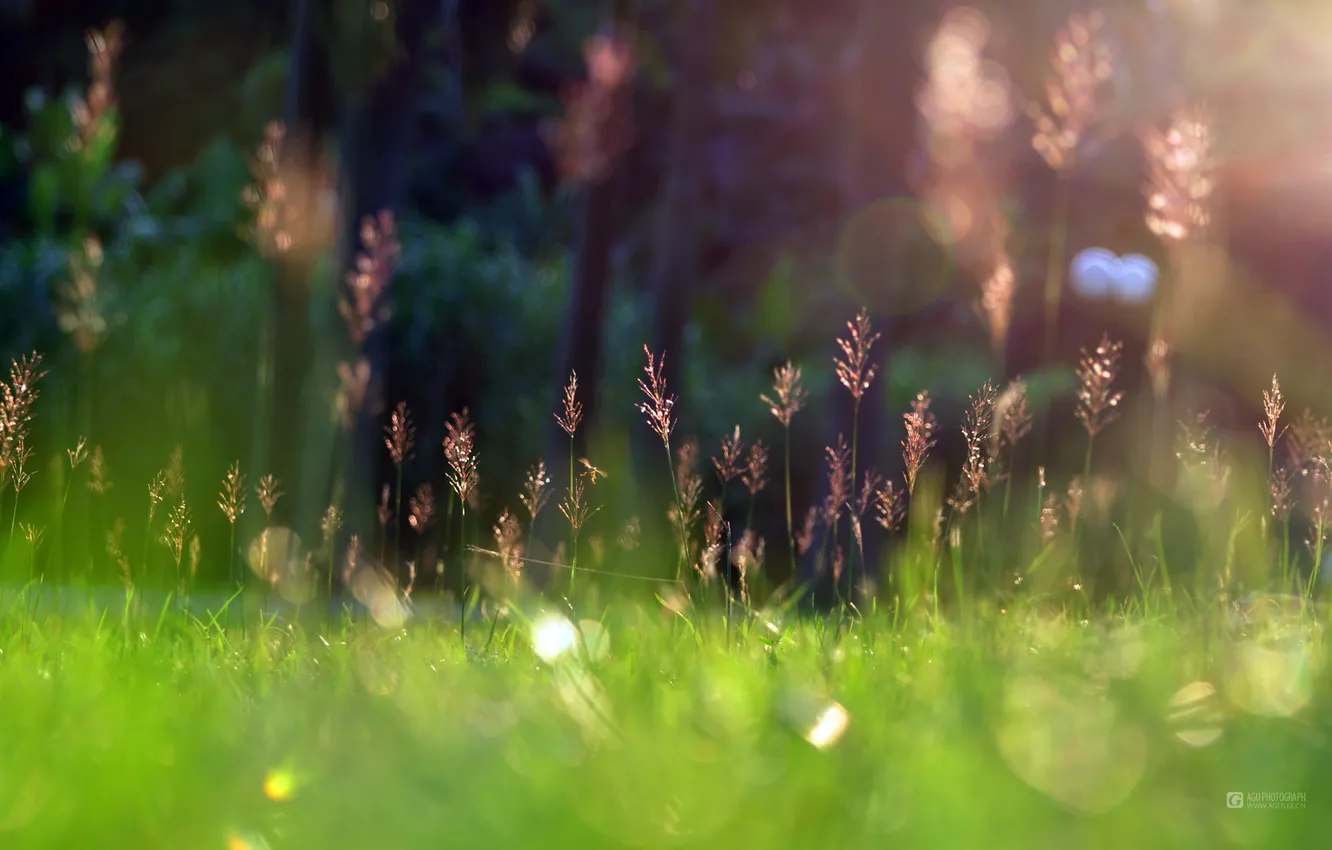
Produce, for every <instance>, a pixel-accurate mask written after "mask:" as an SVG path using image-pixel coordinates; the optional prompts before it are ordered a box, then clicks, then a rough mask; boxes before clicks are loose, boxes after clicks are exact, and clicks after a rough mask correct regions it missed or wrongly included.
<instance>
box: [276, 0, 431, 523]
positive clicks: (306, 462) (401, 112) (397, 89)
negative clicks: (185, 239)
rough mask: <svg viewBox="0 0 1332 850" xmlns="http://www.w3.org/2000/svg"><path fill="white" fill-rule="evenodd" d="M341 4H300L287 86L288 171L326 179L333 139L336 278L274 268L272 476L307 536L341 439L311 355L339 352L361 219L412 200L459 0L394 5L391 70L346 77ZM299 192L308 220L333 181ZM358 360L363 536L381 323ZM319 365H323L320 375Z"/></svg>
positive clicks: (376, 428)
mask: <svg viewBox="0 0 1332 850" xmlns="http://www.w3.org/2000/svg"><path fill="white" fill-rule="evenodd" d="M336 2H337V0H332V2H320V0H300V5H299V6H298V8H297V18H296V28H297V31H296V37H295V44H294V48H293V55H292V72H291V77H290V81H289V89H288V118H287V126H288V134H289V135H288V140H287V143H286V144H285V145H284V152H285V154H286V155H287V157H288V158H289V160H290V168H291V169H292V171H291V172H290V173H295V174H298V175H307V174H308V175H320V174H329V173H331V168H330V167H329V165H328V161H327V158H326V151H327V149H328V145H329V141H330V137H331V136H333V135H334V134H336V138H337V140H338V142H339V144H338V167H339V172H340V173H339V180H340V186H339V188H340V215H339V220H338V224H337V232H336V233H335V235H334V239H335V245H334V250H335V255H334V256H335V263H334V265H333V268H334V274H335V275H336V278H335V280H334V281H333V287H332V289H331V290H329V289H323V288H322V287H320V288H318V289H315V288H314V287H315V283H314V277H313V276H314V273H315V270H316V269H315V265H316V261H317V259H318V256H319V255H318V253H317V252H314V251H298V252H292V256H291V259H290V260H287V261H284V262H282V263H280V264H279V274H278V278H279V279H278V285H277V287H276V288H275V289H276V292H275V296H274V314H273V315H274V323H275V333H276V337H275V339H274V351H275V355H276V358H275V364H274V375H273V384H272V387H273V395H272V409H271V414H270V418H269V421H270V423H271V424H270V432H269V434H270V440H271V443H270V446H269V454H268V456H269V458H270V466H271V469H272V471H273V473H274V474H276V475H278V476H279V477H280V479H281V480H282V482H283V485H284V489H285V490H286V491H287V494H286V496H285V497H284V498H283V500H282V501H280V502H279V505H280V506H281V509H282V511H283V513H282V517H283V519H284V520H286V521H288V522H291V523H292V524H293V525H295V527H296V528H297V529H298V530H300V531H301V532H303V533H305V534H309V535H314V534H315V533H316V524H317V519H318V517H319V515H320V514H321V513H322V512H323V510H324V509H325V508H326V507H327V505H328V503H329V492H330V487H331V486H332V485H333V484H334V482H333V475H334V469H333V468H332V466H333V465H331V464H329V463H328V458H329V456H330V454H329V453H330V451H331V450H332V447H333V445H334V433H333V426H332V423H331V419H330V416H329V405H328V404H326V402H327V401H328V399H326V398H325V397H324V396H325V395H326V393H323V392H319V391H317V390H316V388H319V389H321V390H322V389H324V388H331V387H333V386H336V382H335V381H334V380H333V379H332V378H331V368H332V365H333V364H332V363H330V362H325V361H326V360H328V359H329V358H328V357H320V358H318V359H316V358H315V357H314V352H315V350H316V346H317V345H318V346H319V348H320V349H322V350H323V351H325V352H327V351H329V350H331V349H333V348H336V347H337V346H334V345H332V343H333V341H334V340H333V339H332V338H333V337H335V336H336V337H338V339H339V342H340V340H342V339H345V334H346V330H345V328H344V327H343V326H342V325H341V323H340V322H337V320H336V319H335V318H333V311H332V303H331V300H332V296H333V293H334V292H341V291H342V288H343V287H345V286H346V283H345V280H346V274H347V272H348V271H349V270H351V269H352V268H354V266H355V262H356V255H357V254H358V253H359V252H360V250H361V237H360V227H361V222H362V220H363V219H364V218H365V217H367V216H370V215H374V214H376V213H378V212H380V211H383V210H388V211H390V212H393V213H395V214H396V213H398V212H399V211H400V210H401V208H402V206H403V204H404V203H405V201H406V197H407V190H408V178H409V171H410V164H411V154H412V151H413V147H414V142H415V133H414V130H415V124H414V118H415V112H416V105H417V101H418V95H419V93H420V90H421V88H422V83H423V80H424V75H425V70H426V54H427V49H426V48H427V45H428V40H429V39H430V38H431V37H432V35H434V36H438V34H439V33H440V32H441V29H442V28H443V27H447V26H449V25H450V24H451V23H452V16H453V12H454V3H453V2H452V0H399V2H397V3H395V4H394V6H393V13H394V15H395V16H396V17H395V36H396V52H395V53H394V54H393V55H392V56H391V58H390V60H389V63H388V64H387V67H386V69H385V70H383V72H382V73H378V74H376V75H374V76H372V77H369V78H368V79H362V80H358V79H357V72H356V71H353V72H352V74H351V77H350V80H347V79H344V78H343V77H341V76H339V75H340V74H342V73H345V71H346V68H347V67H348V66H349V65H353V66H354V65H355V63H362V65H363V66H364V67H371V66H370V64H369V61H368V59H367V57H364V56H347V57H343V56H341V55H339V56H336V57H334V56H332V55H331V53H332V52H333V50H334V49H335V47H334V45H335V44H337V43H338V42H337V39H336V36H337V35H339V34H338V33H337V32H336V29H335V26H336V24H335V22H334V16H333V14H331V12H333V11H335V10H334V9H333V8H332V7H333V6H334V5H335V3H336ZM335 62H336V63H337V65H338V66H340V68H341V70H339V67H335ZM296 188H298V189H299V190H300V191H301V192H303V193H304V196H303V197H299V198H297V199H295V200H296V201H297V203H298V204H299V206H298V207H297V209H298V210H300V211H301V213H302V214H310V215H313V214H314V211H315V210H316V209H317V208H318V206H319V204H320V197H319V195H321V194H322V193H323V191H324V190H326V189H327V188H329V187H328V186H327V185H325V184H322V183H321V181H319V180H309V181H301V183H300V185H299V186H298V187H296ZM312 291H322V292H325V293H327V294H328V296H330V297H329V302H330V303H320V304H318V305H317V306H318V310H317V311H314V310H312V301H311V293H312ZM391 292H392V289H391V284H390V286H389V287H388V288H386V290H385V292H384V295H383V298H385V299H387V298H389V297H390V296H391ZM312 314H313V316H317V317H318V318H317V319H316V318H312ZM316 321H317V322H318V326H319V327H320V328H321V329H325V328H326V329H327V334H326V335H325V337H324V338H323V339H320V338H318V337H317V335H316V334H315V333H313V331H312V325H313V324H314V323H315V322H316ZM344 345H345V344H344ZM343 350H345V347H344V349H343ZM362 356H364V357H365V359H366V360H367V361H368V363H369V365H370V369H371V375H372V378H371V383H370V386H369V387H368V389H367V392H366V396H365V400H364V402H363V403H362V405H361V407H360V409H359V411H358V415H357V418H356V422H355V424H354V427H353V430H352V434H351V435H350V453H349V456H348V461H349V464H348V465H349V469H348V477H347V480H346V482H345V483H346V490H345V500H344V501H345V504H344V507H345V511H346V515H347V524H346V526H345V527H346V529H347V530H348V531H359V532H361V533H364V532H365V530H366V528H367V527H368V522H367V521H368V517H369V515H370V514H372V513H373V509H372V507H371V506H372V505H373V501H374V497H375V495H376V494H375V492H374V491H375V486H374V485H375V483H376V481H377V479H378V470H379V468H380V465H381V463H380V462H381V460H382V458H381V455H382V454H383V445H382V441H381V432H382V423H381V421H380V418H381V417H380V414H381V413H382V411H383V408H384V405H385V402H386V399H385V398H384V394H385V390H386V387H385V380H386V378H387V373H388V367H389V350H388V339H387V335H386V328H385V327H383V324H382V323H379V324H377V325H376V327H375V330H374V331H373V332H372V333H371V334H370V335H369V337H368V338H367V340H366V342H365V344H364V348H363V351H362ZM351 359H352V360H353V361H354V359H355V357H354V356H353V357H352V358H351ZM334 362H336V360H334ZM316 365H317V366H318V367H319V368H320V369H321V370H322V371H321V372H320V373H318V374H313V373H312V367H314V366H316ZM323 372H330V374H329V375H326V374H323ZM258 474H262V471H259V473H258Z"/></svg>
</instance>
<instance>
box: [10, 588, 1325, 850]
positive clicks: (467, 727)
mask: <svg viewBox="0 0 1332 850" xmlns="http://www.w3.org/2000/svg"><path fill="white" fill-rule="evenodd" d="M1142 601H1143V603H1144V608H1143V611H1142V613H1140V614H1137V615H1132V614H1131V615H1129V616H1127V617H1124V618H1117V619H1114V620H1105V621H1096V622H1091V623H1088V622H1079V621H1076V620H1074V619H1072V618H1070V617H1068V616H1067V615H1065V614H1061V613H1058V612H1057V611H1056V609H1054V608H1052V607H1051V606H1049V605H1041V604H1038V603H1036V602H1034V601H1027V602H1018V603H1016V604H1014V605H1012V606H1011V607H1008V608H1007V609H1005V610H1004V611H1003V612H1001V611H999V610H995V609H990V610H986V611H983V612H977V616H974V617H972V618H970V619H969V620H968V621H967V622H966V624H965V625H962V624H958V623H955V622H950V621H948V620H943V619H935V618H933V617H931V616H926V615H921V616H918V617H915V618H912V619H910V620H909V621H898V622H894V621H893V619H892V618H891V617H890V616H888V615H886V614H877V615H875V614H871V615H868V616H866V617H865V618H864V619H862V620H859V621H857V622H855V623H854V624H852V625H851V626H850V627H849V628H848V629H846V630H843V631H841V633H840V634H839V633H838V630H837V629H836V627H835V624H834V622H833V621H832V620H829V621H827V622H824V621H822V620H817V619H805V620H792V621H789V622H783V621H782V620H781V619H780V615H778V614H776V613H773V612H767V613H763V614H757V613H755V614H753V615H751V616H748V617H746V618H745V620H744V622H743V624H742V625H740V626H739V627H737V628H735V629H734V630H732V631H731V641H730V642H729V643H728V642H727V639H726V635H727V631H726V630H725V628H724V626H723V623H722V620H721V616H720V615H719V614H710V615H702V616H696V619H695V620H694V621H693V622H688V621H686V620H685V619H684V618H683V617H680V616H677V615H674V614H671V613H670V612H669V611H668V610H667V609H665V608H660V607H657V608H655V609H654V608H653V607H650V606H644V605H641V604H633V603H630V602H623V603H617V604H612V605H610V606H609V607H608V608H607V609H606V610H605V612H604V616H603V619H602V620H601V621H599V622H598V623H584V624H582V636H583V637H582V640H581V641H580V640H579V638H578V634H579V633H578V631H576V630H575V629H574V628H573V627H572V626H571V625H570V624H569V622H568V621H567V620H563V619H562V617H563V615H562V614H561V613H560V612H559V611H558V610H548V611H544V612H543V611H540V610H539V604H538V603H533V607H531V608H530V609H529V610H528V611H526V612H525V613H526V614H527V615H528V617H530V618H531V619H530V620H529V619H528V618H527V617H524V616H523V615H520V614H519V613H518V609H517V608H516V607H514V608H512V609H511V610H510V613H509V615H508V616H507V618H506V619H505V620H504V621H503V622H502V625H501V626H500V628H499V629H498V630H497V632H496V636H495V637H494V639H493V642H492V643H491V644H490V647H489V649H488V650H484V651H483V649H482V647H481V646H480V641H479V638H475V637H474V639H473V641H472V642H471V643H470V644H469V645H468V647H467V649H466V651H465V654H464V649H463V648H462V647H461V645H460V643H459V641H458V636H457V626H456V624H451V623H444V622H429V621H426V622H418V623H415V624H414V625H412V626H411V627H410V628H407V629H391V630H390V629H382V628H380V627H377V626H375V625H373V624H371V623H365V622H362V623H359V624H358V623H357V622H355V621H354V620H353V619H351V618H347V619H344V620H342V621H334V622H333V623H331V624H322V625H313V624H310V625H306V626H304V627H302V626H299V625H279V624H277V623H276V622H272V623H269V624H267V625H264V624H257V623H251V624H250V625H249V627H248V628H247V629H246V630H244V631H242V630H240V629H239V628H236V627H232V628H228V627H226V626H224V625H221V624H219V623H218V622H217V621H214V620H208V619H205V620H202V621H199V620H196V621H192V622H189V623H188V624H182V623H181V621H179V620H178V619H177V618H176V617H175V616H174V615H172V614H170V613H168V615H167V616H165V617H164V618H158V617H155V616H153V615H152V612H151V611H147V612H144V616H143V617H142V618H141V619H137V620H135V619H123V618H121V617H119V616H118V613H119V612H114V611H112V612H105V613H104V614H97V613H95V612H93V611H91V610H90V611H89V613H88V614H87V615H86V616H81V615H77V614H74V615H67V616H65V617H61V618H35V617H33V616H31V615H30V614H29V613H28V611H27V609H25V608H23V607H22V606H21V605H11V606H10V607H9V608H8V610H7V613H6V614H5V616H4V619H3V620H2V621H0V646H3V649H4V652H3V663H0V694H3V701H0V718H2V719H3V728H4V729H5V734H4V737H3V744H0V836H2V837H0V841H3V846H5V847H12V848H20V847H22V848H28V847H33V848H36V847H125V848H153V847H163V848H165V847H199V848H206V847H227V848H257V847H265V846H267V847H274V848H277V847H292V848H298V847H299V848H304V847H310V848H316V847H318V848H337V847H347V848H352V847H394V848H399V847H400V848H412V847H422V848H425V847H431V848H437V847H495V846H503V847H526V846H533V847H535V846H542V847H579V848H592V847H658V846H660V847H728V848H733V847H769V848H781V847H792V848H795V847H866V848H870V847H873V848H879V847H884V846H903V847H958V846H961V847H967V846H985V847H1014V848H1018V847H1022V848H1032V847H1036V848H1041V847H1048V848H1066V847H1089V848H1090V847H1106V848H1120V847H1125V846H1142V847H1163V848H1164V847H1242V846H1262V847H1290V848H1295V847H1313V846H1316V844H1317V843H1318V841H1319V840H1321V839H1320V836H1325V835H1326V830H1327V828H1328V827H1329V826H1332V821H1330V820H1329V817H1328V816H1327V815H1326V814H1324V812H1326V811H1327V809H1326V808H1325V801H1324V800H1323V799H1322V798H1323V796H1324V795H1325V794H1326V793H1327V788H1328V787H1329V780H1330V779H1332V760H1330V759H1329V751H1328V750H1329V746H1328V736H1329V734H1330V733H1332V728H1329V727H1330V726H1332V724H1330V723H1329V717H1332V715H1329V713H1328V712H1327V711H1326V710H1325V707H1326V706H1327V705H1328V700H1329V697H1330V696H1332V693H1329V682H1328V679H1327V677H1326V675H1325V674H1323V673H1321V672H1319V670H1320V669H1321V668H1320V666H1319V662H1320V661H1321V659H1322V653H1323V644H1322V627H1321V625H1320V624H1319V623H1318V622H1317V621H1316V620H1315V619H1314V618H1313V617H1311V616H1310V615H1309V612H1308V611H1307V610H1304V609H1302V607H1301V606H1299V605H1298V604H1296V605H1294V606H1291V605H1290V604H1289V602H1290V600H1282V599H1279V598H1274V597H1273V598H1266V599H1265V600H1263V601H1261V602H1260V601H1255V602H1254V604H1253V605H1252V606H1251V607H1250V608H1248V609H1246V610H1247V612H1248V614H1249V615H1250V616H1249V621H1248V622H1247V623H1244V624H1241V622H1240V621H1238V620H1237V619H1236V616H1235V611H1234V610H1232V609H1230V608H1223V607H1219V606H1213V607H1204V608H1201V609H1200V610H1197V611H1192V612H1190V613H1188V614H1178V615H1176V616H1170V615H1155V616H1149V615H1147V613H1146V610H1147V608H1154V609H1156V610H1166V607H1165V606H1164V605H1163V604H1161V600H1142ZM1282 603H1285V607H1282ZM220 619H222V618H220ZM479 631H480V630H477V632H479ZM474 634H475V633H474ZM561 650H562V651H561ZM1199 683H1207V684H1205V685H1204V684H1199ZM1210 687H1214V688H1215V690H1214V691H1209V688H1210ZM843 712H844V714H843ZM1288 715H1293V716H1288ZM841 717H845V718H846V719H847V720H848V721H849V722H847V723H846V725H845V728H844V729H840V728H839V727H840V724H839V722H838V720H839V718H841ZM839 732H840V733H841V734H840V735H839V734H838V733H839ZM1233 791H1242V792H1268V791H1272V792H1302V793H1304V794H1305V795H1306V800H1307V808H1306V809H1303V810H1276V811H1273V810H1253V809H1252V808H1250V809H1242V810H1234V809H1230V808H1227V806H1226V794H1227V793H1228V792H1233Z"/></svg>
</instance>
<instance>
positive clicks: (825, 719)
mask: <svg viewBox="0 0 1332 850" xmlns="http://www.w3.org/2000/svg"><path fill="white" fill-rule="evenodd" d="M850 725H851V715H850V714H849V713H847V710H846V709H845V708H842V706H840V705H838V704H837V703H832V704H830V705H829V706H827V707H826V708H824V709H823V711H821V712H820V713H819V716H818V718H817V719H816V720H815V721H814V725H813V726H811V727H809V729H808V730H806V732H805V740H806V741H809V742H810V743H811V744H813V745H814V746H815V748H817V749H820V750H826V749H828V748H830V747H832V746H834V745H835V744H836V743H837V742H838V741H840V740H842V735H844V734H846V729H847V727H848V726H850Z"/></svg>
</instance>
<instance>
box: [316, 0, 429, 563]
mask: <svg viewBox="0 0 1332 850" xmlns="http://www.w3.org/2000/svg"><path fill="white" fill-rule="evenodd" d="M396 13H397V44H398V51H399V52H398V56H397V57H396V59H395V61H394V62H393V64H392V65H391V66H390V67H389V69H388V70H387V71H386V72H385V73H384V74H383V75H382V76H380V77H379V78H378V79H376V80H375V81H374V82H372V83H371V85H370V86H369V89H368V91H367V93H366V95H365V97H364V99H363V100H362V101H361V102H359V103H355V104H352V105H351V108H350V110H349V115H348V117H347V120H346V123H345V126H344V129H343V134H342V156H341V162H342V179H343V196H342V205H343V210H344V212H343V216H344V218H343V222H342V232H341V234H340V236H341V238H342V240H343V243H342V251H341V263H340V264H339V267H340V268H341V269H343V270H344V271H343V274H341V275H340V276H339V281H338V285H339V286H342V285H344V283H343V279H345V276H346V271H349V270H350V269H351V268H353V266H354V264H355V261H356V254H357V253H358V252H359V251H360V250H361V239H360V227H361V222H362V220H363V219H365V218H366V217H367V216H373V215H376V214H378V213H379V212H381V211H384V210H388V211H390V212H392V213H395V214H397V213H399V212H401V210H402V208H403V206H404V204H405V202H406V200H407V193H408V184H409V177H410V169H411V156H412V153H413V150H414V146H415V140H416V132H415V131H416V124H415V121H414V119H415V115H416V105H417V103H418V97H419V94H420V91H421V88H422V84H423V82H424V78H425V70H426V67H425V66H426V62H425V59H426V52H427V39H428V37H429V34H430V33H431V32H432V31H435V32H438V31H440V30H441V28H446V27H450V26H452V25H453V24H454V22H455V21H454V15H455V14H456V4H455V3H453V2H452V0H443V1H442V2H441V0H400V2H398V3H397V5H396ZM392 292H393V290H392V285H391V284H390V286H389V287H387V288H386V289H385V291H384V294H383V296H382V297H383V298H385V299H391V298H392ZM363 356H364V357H365V359H366V360H367V361H368V362H369V365H370V375H371V378H370V386H369V388H368V390H367V392H366V397H365V403H364V404H363V405H362V407H361V410H360V412H359V415H358V416H357V420H356V423H355V426H354V430H353V433H352V442H351V454H350V469H349V474H348V479H347V491H346V500H347V501H346V508H347V524H348V528H350V529H351V530H353V531H359V532H360V533H361V534H362V535H365V533H366V532H367V531H368V530H369V529H370V528H372V527H373V526H372V525H371V522H372V515H373V513H374V509H373V505H374V503H375V500H376V498H377V496H378V489H377V485H378V483H379V480H380V478H381V477H382V476H381V474H380V472H381V470H382V469H383V467H384V462H385V457H386V455H385V447H384V441H383V427H384V422H383V416H382V414H383V412H384V410H385V408H386V406H391V404H392V402H393V400H392V399H388V398H386V397H385V394H386V388H387V381H388V373H389V368H390V351H389V345H388V335H387V327H385V325H384V323H382V322H381V323H378V324H377V325H376V327H375V329H374V330H373V331H372V332H371V333H370V334H369V336H368V337H367V339H366V341H365V345H364V349H363ZM326 494H327V489H326V488H325V489H324V490H323V491H322V492H321V494H320V497H321V501H319V502H316V501H310V502H309V503H308V504H307V508H308V510H309V511H310V512H313V513H314V514H317V512H318V511H319V510H320V509H321V507H322V503H326V501H327V498H326ZM362 539H369V538H368V537H364V536H363V538H362ZM396 556H397V554H396V553H394V557H395V558H396Z"/></svg>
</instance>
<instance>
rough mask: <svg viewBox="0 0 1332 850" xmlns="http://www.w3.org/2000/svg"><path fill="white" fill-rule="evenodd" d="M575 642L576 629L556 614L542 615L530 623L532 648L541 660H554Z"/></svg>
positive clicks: (572, 646)
mask: <svg viewBox="0 0 1332 850" xmlns="http://www.w3.org/2000/svg"><path fill="white" fill-rule="evenodd" d="M577 643H578V629H577V628H575V627H574V624H573V623H571V622H569V621H568V620H567V619H565V618H564V617H561V616H559V615H557V614H546V615H543V616H541V617H539V618H538V619H537V621H536V622H535V623H533V624H532V650H533V651H534V652H536V654H537V657H538V658H540V659H541V660H542V661H546V662H551V661H554V660H555V659H557V658H559V657H560V656H561V655H564V654H565V653H566V652H568V651H569V650H571V649H573V648H574V645H575V644H577Z"/></svg>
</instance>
